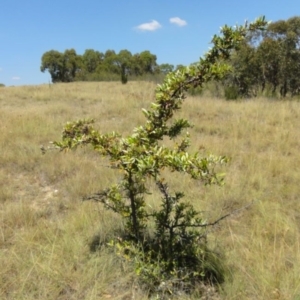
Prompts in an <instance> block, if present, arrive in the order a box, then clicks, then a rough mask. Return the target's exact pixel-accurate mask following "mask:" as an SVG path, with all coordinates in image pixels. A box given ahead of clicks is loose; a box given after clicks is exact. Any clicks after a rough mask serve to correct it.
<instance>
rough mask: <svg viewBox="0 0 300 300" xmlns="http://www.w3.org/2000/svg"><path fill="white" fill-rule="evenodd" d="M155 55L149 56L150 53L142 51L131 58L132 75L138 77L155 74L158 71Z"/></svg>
mask: <svg viewBox="0 0 300 300" xmlns="http://www.w3.org/2000/svg"><path fill="white" fill-rule="evenodd" d="M156 59H157V58H156V55H154V54H151V53H150V51H143V52H141V53H139V54H135V55H134V56H133V65H132V70H133V73H134V75H136V76H140V75H144V74H155V73H156V72H158V71H159V67H158V65H157V63H156Z"/></svg>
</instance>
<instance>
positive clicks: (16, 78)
mask: <svg viewBox="0 0 300 300" xmlns="http://www.w3.org/2000/svg"><path fill="white" fill-rule="evenodd" d="M20 79H21V77H19V76H14V77H12V80H20Z"/></svg>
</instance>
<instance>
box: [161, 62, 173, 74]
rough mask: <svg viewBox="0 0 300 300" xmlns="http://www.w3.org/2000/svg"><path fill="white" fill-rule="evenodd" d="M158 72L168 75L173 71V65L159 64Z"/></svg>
mask: <svg viewBox="0 0 300 300" xmlns="http://www.w3.org/2000/svg"><path fill="white" fill-rule="evenodd" d="M159 71H160V72H161V73H163V74H168V73H170V72H172V71H174V65H170V64H161V65H159Z"/></svg>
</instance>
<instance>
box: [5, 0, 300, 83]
mask: <svg viewBox="0 0 300 300" xmlns="http://www.w3.org/2000/svg"><path fill="white" fill-rule="evenodd" d="M299 14H300V2H299V0H259V1H258V0H252V1H246V0H239V1H238V0H236V1H233V0H227V1H221V0H214V1H209V0H208V1H201V0H151V1H150V0H72V1H71V0H1V5H0V83H4V84H5V85H7V86H9V85H36V84H42V83H49V82H50V81H51V78H50V75H49V74H48V73H42V72H40V64H41V57H42V55H43V53H45V52H46V51H49V50H52V49H53V50H58V51H61V52H63V51H65V50H66V49H70V48H74V49H75V50H76V52H77V54H83V52H84V51H85V49H94V50H98V51H100V52H105V51H106V50H108V49H112V50H115V51H116V52H119V51H120V50H122V49H127V50H129V51H130V52H131V53H133V54H134V53H138V52H141V51H144V50H149V51H150V52H151V53H153V54H155V55H156V56H157V62H158V63H159V64H161V63H170V64H174V65H177V64H184V65H187V64H190V63H192V62H195V61H197V60H198V59H199V57H200V56H202V55H203V54H204V53H205V52H206V51H207V50H208V48H209V47H210V44H209V43H210V41H211V38H212V36H213V35H214V34H215V33H218V32H219V29H220V27H221V26H222V25H224V24H228V25H236V24H239V25H241V24H243V23H244V21H245V20H249V21H251V20H254V19H255V18H256V17H258V16H261V15H265V16H266V18H267V20H272V21H277V20H280V19H284V20H285V19H288V18H290V17H293V16H296V15H299Z"/></svg>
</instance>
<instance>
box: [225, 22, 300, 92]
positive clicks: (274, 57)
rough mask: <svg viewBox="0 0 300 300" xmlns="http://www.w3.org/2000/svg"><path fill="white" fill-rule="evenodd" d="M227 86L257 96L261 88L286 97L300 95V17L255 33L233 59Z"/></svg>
mask: <svg viewBox="0 0 300 300" xmlns="http://www.w3.org/2000/svg"><path fill="white" fill-rule="evenodd" d="M231 65H232V72H231V73H230V75H228V76H227V77H226V86H227V87H229V88H230V89H232V87H234V88H236V89H237V91H238V93H239V95H240V96H249V95H250V96H255V94H256V91H257V89H258V87H260V88H261V90H262V91H264V89H265V87H266V86H268V87H270V88H271V93H272V94H273V95H275V94H276V93H278V92H280V95H281V96H282V97H286V95H287V94H290V95H291V96H294V95H297V94H300V67H299V66H300V17H293V18H290V19H288V20H286V21H285V20H279V21H277V22H274V23H270V24H269V25H268V27H267V29H266V31H265V32H264V33H263V34H261V33H258V32H253V33H251V36H249V37H248V38H247V39H246V42H245V43H243V45H242V46H241V47H240V49H239V50H237V51H236V53H235V54H234V55H232V58H231Z"/></svg>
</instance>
